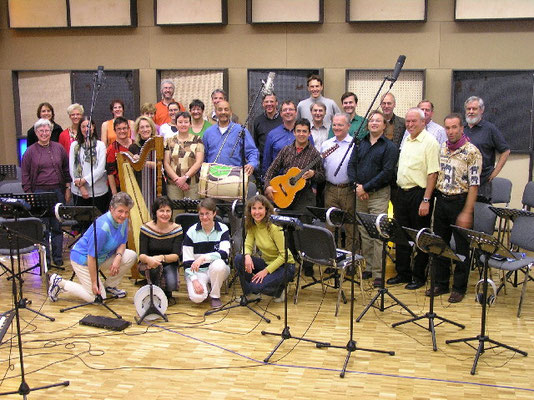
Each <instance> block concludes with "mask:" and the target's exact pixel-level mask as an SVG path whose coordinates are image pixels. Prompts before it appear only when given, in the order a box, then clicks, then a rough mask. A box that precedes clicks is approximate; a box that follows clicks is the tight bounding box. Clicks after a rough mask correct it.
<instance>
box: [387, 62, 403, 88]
mask: <svg viewBox="0 0 534 400" xmlns="http://www.w3.org/2000/svg"><path fill="white" fill-rule="evenodd" d="M405 61H406V56H399V58H398V59H397V63H396V64H395V69H394V70H393V75H391V77H389V78H387V79H388V81H391V82H396V81H397V79H398V78H399V75H400V72H401V69H402V67H403V66H404V62H405Z"/></svg>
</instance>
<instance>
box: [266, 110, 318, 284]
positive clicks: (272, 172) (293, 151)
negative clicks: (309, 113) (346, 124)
mask: <svg viewBox="0 0 534 400" xmlns="http://www.w3.org/2000/svg"><path fill="white" fill-rule="evenodd" d="M282 107H283V106H282ZM310 135H311V133H310V122H309V121H308V120H307V119H304V118H302V119H299V120H297V121H296V122H295V132H294V138H295V140H294V141H293V143H291V144H289V145H287V146H285V147H284V148H283V149H282V150H281V151H280V152H279V153H278V155H277V156H276V158H275V159H274V161H273V162H272V164H271V166H270V167H269V168H268V169H267V172H266V174H265V185H266V187H265V190H264V193H265V196H267V197H268V198H269V199H271V200H273V193H274V192H275V190H277V189H275V188H273V187H272V186H269V182H270V181H271V179H272V178H274V177H275V176H277V175H283V174H285V173H286V172H287V171H288V170H289V169H290V168H291V167H297V168H300V169H303V168H305V167H307V166H308V165H309V164H311V163H312V162H314V161H315V163H314V164H313V166H312V168H311V169H309V170H308V171H306V173H305V174H304V175H302V179H304V180H305V181H306V186H305V187H304V188H303V189H302V190H300V191H299V192H297V194H296V195H295V200H293V203H292V204H291V205H290V206H289V207H287V208H286V209H287V210H292V211H295V212H297V213H303V214H307V215H309V214H310V213H309V211H308V209H307V208H306V207H307V206H315V202H316V200H315V193H314V192H313V189H312V185H313V184H317V183H321V182H323V181H324V167H323V163H322V160H321V156H320V154H319V152H318V151H317V149H316V148H315V147H314V146H313V143H311V142H310V140H309V139H310ZM289 248H290V250H291V251H292V252H293V250H295V245H294V243H293V242H292V241H290V243H289ZM293 254H296V253H294V252H293ZM302 269H303V270H304V274H305V275H306V276H313V264H312V263H310V262H304V263H303V265H302Z"/></svg>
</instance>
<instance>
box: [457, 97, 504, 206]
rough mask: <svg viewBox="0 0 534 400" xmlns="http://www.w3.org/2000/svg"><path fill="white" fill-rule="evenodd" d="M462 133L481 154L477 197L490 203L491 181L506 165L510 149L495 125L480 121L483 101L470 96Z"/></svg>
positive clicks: (467, 101)
mask: <svg viewBox="0 0 534 400" xmlns="http://www.w3.org/2000/svg"><path fill="white" fill-rule="evenodd" d="M464 108H465V122H466V125H465V126H464V133H465V134H466V136H467V137H468V138H469V139H470V140H471V143H473V144H474V145H475V146H477V147H478V149H479V150H480V153H481V154H482V172H481V174H480V187H479V189H478V197H479V200H480V201H484V202H487V203H489V202H490V201H491V181H492V180H493V178H495V177H496V176H497V175H499V173H500V172H501V170H502V167H504V164H506V160H507V159H508V156H509V155H510V147H509V146H508V144H507V143H506V141H505V140H504V137H503V135H502V133H501V131H500V130H499V128H497V127H496V126H495V125H493V124H492V123H491V122H489V121H486V120H484V119H482V114H483V113H484V101H483V100H482V99H481V98H480V97H476V96H471V97H469V98H468V99H467V100H466V101H465V103H464ZM495 152H498V153H500V156H499V161H498V162H497V165H495Z"/></svg>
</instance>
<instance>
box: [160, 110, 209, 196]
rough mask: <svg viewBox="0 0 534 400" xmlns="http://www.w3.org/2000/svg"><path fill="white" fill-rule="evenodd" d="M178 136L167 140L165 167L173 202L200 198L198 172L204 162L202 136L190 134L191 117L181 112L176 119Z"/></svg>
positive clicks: (169, 194) (168, 192) (168, 191)
mask: <svg viewBox="0 0 534 400" xmlns="http://www.w3.org/2000/svg"><path fill="white" fill-rule="evenodd" d="M176 125H177V127H178V134H177V135H175V136H172V137H171V138H169V139H166V140H165V157H164V159H163V166H164V168H165V172H166V173H167V177H168V180H167V194H168V196H169V198H171V199H172V200H179V199H183V198H185V197H188V198H190V199H197V198H198V171H199V170H200V167H201V166H202V163H203V162H204V144H203V143H202V139H201V138H200V136H196V135H194V134H192V133H189V128H190V126H191V115H190V114H189V113H188V112H185V111H184V112H181V113H179V114H178V116H177V118H176Z"/></svg>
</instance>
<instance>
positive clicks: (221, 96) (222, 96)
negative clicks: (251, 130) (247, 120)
mask: <svg viewBox="0 0 534 400" xmlns="http://www.w3.org/2000/svg"><path fill="white" fill-rule="evenodd" d="M220 101H228V95H227V94H226V92H225V91H224V90H222V89H215V90H214V91H213V92H211V102H212V103H213V111H212V113H211V115H210V116H209V121H210V122H211V123H212V124H216V123H217V111H216V110H217V104H218V103H219V102H220ZM238 121H239V118H238V117H237V115H235V114H234V113H232V122H235V123H238Z"/></svg>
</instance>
